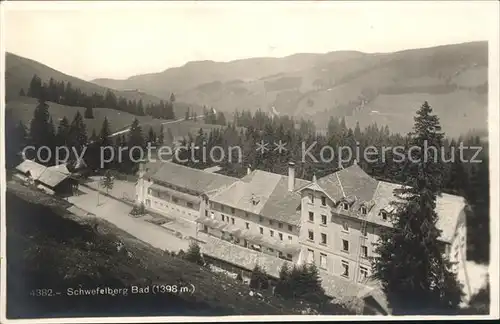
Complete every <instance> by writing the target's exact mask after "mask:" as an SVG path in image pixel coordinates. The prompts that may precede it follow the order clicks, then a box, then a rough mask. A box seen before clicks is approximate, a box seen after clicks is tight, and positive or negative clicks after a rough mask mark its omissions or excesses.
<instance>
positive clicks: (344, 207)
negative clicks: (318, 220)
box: [342, 202, 349, 210]
mask: <svg viewBox="0 0 500 324" xmlns="http://www.w3.org/2000/svg"><path fill="white" fill-rule="evenodd" d="M342 209H343V210H349V204H348V203H346V202H344V203H342Z"/></svg>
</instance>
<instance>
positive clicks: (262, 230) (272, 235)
mask: <svg viewBox="0 0 500 324" xmlns="http://www.w3.org/2000/svg"><path fill="white" fill-rule="evenodd" d="M245 224H246V226H247V229H249V228H250V227H249V226H250V224H248V223H245ZM259 232H260V234H261V235H264V228H263V227H259ZM269 236H270V237H274V231H273V230H269ZM278 237H279V239H280V241H283V233H280V232H278ZM288 240H289V241H291V240H292V236H291V235H288Z"/></svg>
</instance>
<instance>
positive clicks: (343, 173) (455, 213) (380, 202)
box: [302, 164, 465, 243]
mask: <svg viewBox="0 0 500 324" xmlns="http://www.w3.org/2000/svg"><path fill="white" fill-rule="evenodd" d="M313 186H316V187H314V188H313ZM318 187H319V188H318ZM306 188H309V189H315V190H318V189H321V190H322V191H323V192H325V194H326V195H328V196H329V197H330V198H333V199H334V200H335V201H336V202H338V201H342V200H345V201H349V202H351V201H350V199H352V198H355V199H354V202H353V203H352V204H351V205H350V207H349V210H348V211H345V210H343V209H342V208H338V210H337V212H338V213H339V214H341V215H346V216H350V217H356V218H360V217H364V218H365V219H366V221H367V222H370V223H374V224H377V225H381V226H386V227H390V226H392V225H391V222H390V220H389V219H388V220H383V219H382V217H381V216H380V211H381V210H386V211H387V212H391V210H392V209H393V206H392V205H391V202H393V201H397V200H398V198H397V197H395V196H394V190H395V189H400V188H403V186H402V185H399V184H395V183H390V182H385V181H377V180H375V179H373V178H372V177H370V176H369V175H368V174H367V173H365V172H364V171H363V170H362V169H361V168H360V167H359V166H358V165H357V164H354V165H352V166H350V167H348V168H345V169H343V170H340V171H337V172H335V173H332V174H329V175H327V176H325V177H323V178H321V179H318V181H317V183H316V184H311V185H309V186H306V187H304V188H302V189H306ZM362 206H371V208H368V209H369V210H368V213H367V214H366V215H361V210H360V209H361V207H362ZM464 207H465V200H464V198H463V197H459V196H454V195H450V194H442V195H441V196H438V197H437V200H436V212H437V214H438V222H437V224H436V226H437V228H438V229H440V230H441V231H442V233H441V236H440V240H441V241H444V242H448V243H450V242H451V241H452V240H453V236H454V232H455V228H456V224H457V222H458V220H459V217H460V215H461V214H462V213H463V209H464Z"/></svg>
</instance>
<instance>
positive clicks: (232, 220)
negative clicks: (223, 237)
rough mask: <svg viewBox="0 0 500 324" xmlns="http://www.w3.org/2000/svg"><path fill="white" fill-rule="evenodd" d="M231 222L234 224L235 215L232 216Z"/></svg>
mask: <svg viewBox="0 0 500 324" xmlns="http://www.w3.org/2000/svg"><path fill="white" fill-rule="evenodd" d="M231 223H233V225H234V217H231Z"/></svg>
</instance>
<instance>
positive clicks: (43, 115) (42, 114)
mask: <svg viewBox="0 0 500 324" xmlns="http://www.w3.org/2000/svg"><path fill="white" fill-rule="evenodd" d="M51 120H52V119H51V117H50V113H49V105H47V104H46V103H45V101H44V100H43V98H42V99H39V100H38V105H37V107H36V108H35V111H34V112H33V119H32V120H31V123H30V142H31V144H32V145H33V146H34V147H35V148H36V149H38V148H40V147H42V146H46V147H49V148H52V147H53V144H54V143H53V141H54V135H53V134H54V128H53V124H51ZM41 153H42V155H43V156H40V159H41V160H45V158H47V151H46V150H42V151H41Z"/></svg>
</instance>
